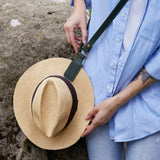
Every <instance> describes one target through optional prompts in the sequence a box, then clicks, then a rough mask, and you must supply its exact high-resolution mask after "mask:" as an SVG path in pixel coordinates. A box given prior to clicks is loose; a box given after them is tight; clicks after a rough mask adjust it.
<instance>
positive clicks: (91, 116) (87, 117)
mask: <svg viewBox="0 0 160 160" xmlns="http://www.w3.org/2000/svg"><path fill="white" fill-rule="evenodd" d="M98 111H99V110H98V108H96V107H95V108H94V109H93V110H92V111H91V112H89V113H88V114H87V116H86V117H85V119H86V120H89V119H92V118H93V117H95V115H96V114H97V113H98Z"/></svg>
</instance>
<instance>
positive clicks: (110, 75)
mask: <svg viewBox="0 0 160 160" xmlns="http://www.w3.org/2000/svg"><path fill="white" fill-rule="evenodd" d="M85 3H86V6H87V8H92V17H91V21H90V26H89V31H88V39H90V37H91V36H92V35H93V34H94V33H95V31H96V30H97V29H98V28H99V26H100V25H101V24H102V23H103V21H104V20H105V19H106V17H107V16H108V15H109V13H110V12H111V11H112V9H113V8H114V7H115V5H116V4H117V3H118V0H92V2H91V1H90V0H85ZM70 4H71V5H73V1H72V0H70ZM129 7H130V0H129V1H128V2H127V4H126V5H125V6H124V7H123V9H122V10H121V11H120V13H119V14H118V16H117V17H116V18H115V19H114V21H113V22H112V24H111V25H110V26H109V27H108V28H107V30H106V31H105V32H104V33H103V35H102V36H101V37H100V38H99V39H98V41H97V42H96V43H95V44H94V46H93V47H92V49H91V50H90V52H89V55H88V57H87V59H86V60H85V61H84V70H85V71H86V72H87V74H88V76H89V78H90V80H91V82H92V85H93V89H94V94H95V105H97V104H99V103H100V102H102V101H103V100H105V99H107V98H110V97H112V96H113V95H115V94H117V93H118V92H120V91H121V90H122V89H123V88H125V87H126V86H127V85H128V84H129V83H130V82H131V81H132V80H133V79H134V77H136V76H137V74H138V73H139V72H140V71H141V70H142V68H143V67H144V66H145V68H146V70H147V72H148V73H149V74H150V75H151V76H152V77H153V78H155V79H157V81H156V82H155V83H154V84H152V85H151V86H150V87H148V88H147V89H144V90H143V91H142V92H140V93H139V94H138V95H136V96H135V97H134V98H132V99H131V100H130V101H129V102H128V103H127V104H125V105H124V106H122V107H121V108H120V109H119V110H118V112H117V113H116V114H115V115H114V117H113V118H112V119H111V120H110V122H109V127H110V137H111V139H113V140H114V141H116V142H123V141H130V140H135V139H139V138H143V137H145V136H147V135H150V134H152V133H155V132H157V131H159V130H160V49H159V46H160V9H159V8H160V2H159V0H146V4H145V7H144V12H143V15H142V18H141V22H140V25H139V26H138V29H137V32H136V36H135V39H134V41H133V43H132V45H130V46H129V47H128V48H127V50H125V52H124V53H123V54H122V55H121V48H122V43H123V37H124V33H125V27H126V23H127V17H128V13H129ZM122 15H123V16H122Z"/></svg>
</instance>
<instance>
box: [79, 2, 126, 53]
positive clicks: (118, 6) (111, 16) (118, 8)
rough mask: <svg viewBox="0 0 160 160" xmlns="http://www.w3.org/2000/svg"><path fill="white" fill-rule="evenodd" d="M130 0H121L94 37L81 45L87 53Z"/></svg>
mask: <svg viewBox="0 0 160 160" xmlns="http://www.w3.org/2000/svg"><path fill="white" fill-rule="evenodd" d="M127 1H128V0H120V1H119V3H118V4H117V5H116V7H115V8H114V9H113V10H112V12H111V13H110V15H109V16H108V17H107V18H106V20H105V21H104V22H103V24H102V25H101V26H100V27H99V29H98V30H97V31H96V33H95V34H94V35H93V36H92V38H91V39H90V40H89V41H88V43H86V44H84V45H82V46H80V47H81V49H79V50H83V51H84V52H85V53H86V54H88V52H89V50H90V49H91V48H92V46H93V44H94V43H95V42H96V41H97V39H98V38H99V37H100V36H101V35H102V33H103V32H104V31H105V29H106V28H107V27H108V26H109V25H110V24H111V22H112V21H113V20H114V18H115V17H116V16H117V14H118V13H119V12H120V11H121V9H122V8H123V6H124V5H125V4H126V3H127Z"/></svg>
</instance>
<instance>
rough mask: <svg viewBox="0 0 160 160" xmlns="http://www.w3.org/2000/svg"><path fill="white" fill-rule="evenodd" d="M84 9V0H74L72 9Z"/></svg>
mask: <svg viewBox="0 0 160 160" xmlns="http://www.w3.org/2000/svg"><path fill="white" fill-rule="evenodd" d="M77 10H78V11H84V10H86V6H85V2H84V0H74V11H77Z"/></svg>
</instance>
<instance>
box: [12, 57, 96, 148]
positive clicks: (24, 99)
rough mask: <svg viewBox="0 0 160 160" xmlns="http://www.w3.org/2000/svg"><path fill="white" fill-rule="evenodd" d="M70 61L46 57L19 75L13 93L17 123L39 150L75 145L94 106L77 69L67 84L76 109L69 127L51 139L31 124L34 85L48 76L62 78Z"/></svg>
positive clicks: (84, 78) (88, 84) (84, 76)
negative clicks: (74, 75)
mask: <svg viewBox="0 0 160 160" xmlns="http://www.w3.org/2000/svg"><path fill="white" fill-rule="evenodd" d="M70 62H71V60H69V59H65V58H50V59H47V60H43V61H41V62H38V63H36V64H35V65H33V66H31V67H30V68H29V69H28V70H27V71H26V72H25V73H24V74H23V75H22V76H21V78H20V79H19V81H18V83H17V85H16V88H15V91H14V97H13V105H14V112H15V117H16V119H17V122H18V124H19V126H20V128H21V129H22V131H23V132H24V134H25V135H26V137H27V138H28V139H29V140H30V141H31V142H32V143H34V144H35V145H37V146H38V147H40V148H43V149H50V150H57V149H63V148H67V147H69V146H71V145H73V144H74V143H76V142H77V141H78V140H79V138H80V137H81V134H82V133H83V131H84V130H85V128H86V127H87V125H88V121H86V120H85V116H86V114H88V112H90V111H91V110H92V109H93V106H94V93H93V88H92V85H91V82H90V80H89V78H88V76H87V74H86V73H85V71H84V70H83V69H81V70H80V72H79V73H78V75H77V77H76V78H75V80H74V81H73V82H71V83H72V84H73V86H74V87H75V90H76V92H77V97H78V109H77V111H76V113H75V115H74V117H73V119H72V121H71V122H70V124H69V125H68V126H67V127H66V128H65V129H64V130H62V131H61V132H60V133H58V134H57V135H56V136H54V137H51V138H49V137H47V136H45V135H44V134H43V133H42V132H41V131H40V130H39V129H38V128H37V126H36V125H35V122H34V120H33V118H32V113H31V100H32V95H33V93H34V90H35V88H36V86H37V84H39V82H41V80H42V79H44V78H45V77H47V76H49V75H61V76H63V74H64V72H65V70H66V69H67V67H68V66H69V64H70ZM51 123H52V122H51Z"/></svg>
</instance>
